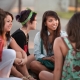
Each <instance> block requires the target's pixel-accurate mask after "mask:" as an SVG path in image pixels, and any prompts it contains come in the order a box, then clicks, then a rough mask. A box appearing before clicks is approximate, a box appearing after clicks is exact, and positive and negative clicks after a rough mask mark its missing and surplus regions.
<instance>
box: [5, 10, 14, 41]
mask: <svg viewBox="0 0 80 80" xmlns="http://www.w3.org/2000/svg"><path fill="white" fill-rule="evenodd" d="M5 13H6V16H8V15H9V16H11V18H12V21H13V19H14V18H13V15H12V14H11V13H9V12H7V11H5ZM6 37H7V40H9V39H10V31H8V32H7V33H6Z"/></svg>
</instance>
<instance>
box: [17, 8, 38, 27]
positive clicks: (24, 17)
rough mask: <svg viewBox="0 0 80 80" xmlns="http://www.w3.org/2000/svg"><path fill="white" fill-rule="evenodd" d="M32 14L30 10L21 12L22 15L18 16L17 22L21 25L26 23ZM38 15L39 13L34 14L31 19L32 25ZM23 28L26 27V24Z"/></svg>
mask: <svg viewBox="0 0 80 80" xmlns="http://www.w3.org/2000/svg"><path fill="white" fill-rule="evenodd" d="M30 12H31V10H30V9H28V10H23V11H21V13H20V14H19V15H17V16H16V20H17V21H18V22H20V23H22V22H24V21H25V20H26V19H27V18H28V16H29V14H30ZM36 15H37V13H35V12H33V14H32V17H31V18H30V22H31V23H32V22H33V21H34V20H35V16H36ZM23 26H26V23H25V24H24V25H23Z"/></svg>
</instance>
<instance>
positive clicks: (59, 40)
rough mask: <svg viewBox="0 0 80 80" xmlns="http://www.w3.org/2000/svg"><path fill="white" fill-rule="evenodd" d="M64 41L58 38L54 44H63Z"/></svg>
mask: <svg viewBox="0 0 80 80" xmlns="http://www.w3.org/2000/svg"><path fill="white" fill-rule="evenodd" d="M62 42H63V41H62V37H57V38H56V39H55V41H54V43H56V44H61V43H62Z"/></svg>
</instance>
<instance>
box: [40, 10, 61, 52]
mask: <svg viewBox="0 0 80 80" xmlns="http://www.w3.org/2000/svg"><path fill="white" fill-rule="evenodd" d="M48 17H53V18H55V19H56V20H58V22H59V23H58V27H57V29H56V30H55V31H54V33H53V37H54V39H55V38H56V37H59V36H60V30H61V24H60V19H59V17H58V15H57V13H56V12H55V11H51V10H50V11H46V12H45V13H44V14H43V17H42V29H41V34H40V36H41V39H42V41H43V44H44V47H45V49H46V51H47V52H48V33H47V26H45V22H46V21H47V18H48ZM54 39H53V41H52V44H53V43H54Z"/></svg>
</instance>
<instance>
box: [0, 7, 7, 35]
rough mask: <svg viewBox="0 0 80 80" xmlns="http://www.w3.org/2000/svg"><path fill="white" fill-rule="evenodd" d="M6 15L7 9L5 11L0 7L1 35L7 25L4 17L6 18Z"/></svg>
mask: <svg viewBox="0 0 80 80" xmlns="http://www.w3.org/2000/svg"><path fill="white" fill-rule="evenodd" d="M5 17H6V14H5V11H3V10H2V9H1V8H0V35H1V36H2V35H3V31H4V25H5V22H4V19H5Z"/></svg>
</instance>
